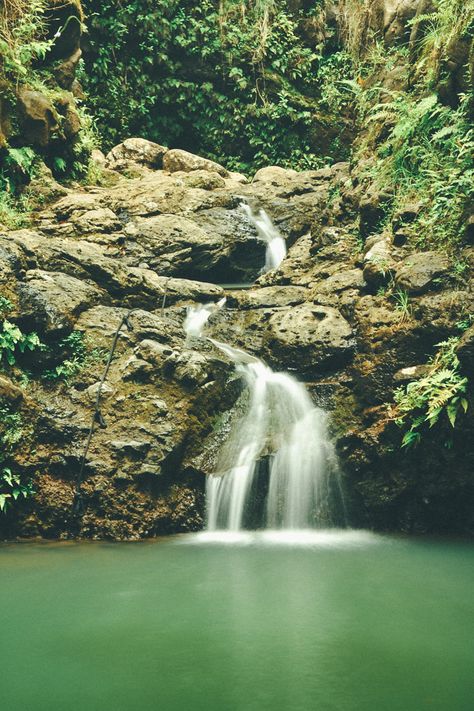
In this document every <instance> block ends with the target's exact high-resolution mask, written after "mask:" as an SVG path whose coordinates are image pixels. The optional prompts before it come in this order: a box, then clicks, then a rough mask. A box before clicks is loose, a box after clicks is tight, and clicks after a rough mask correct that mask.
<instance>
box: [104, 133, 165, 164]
mask: <svg viewBox="0 0 474 711" xmlns="http://www.w3.org/2000/svg"><path fill="white" fill-rule="evenodd" d="M167 150H168V149H167V148H165V147H164V146H160V145H159V144H158V143H153V142H152V141H147V140H146V139H144V138H127V140H126V141H124V142H123V143H119V145H118V146H115V147H114V148H112V150H111V151H110V153H108V155H107V157H106V161H107V167H108V168H112V169H113V170H118V171H121V170H126V169H127V168H129V167H130V164H133V163H135V164H137V165H141V166H144V167H145V168H150V169H151V170H159V169H160V168H162V167H163V156H164V155H165V153H166V151H167Z"/></svg>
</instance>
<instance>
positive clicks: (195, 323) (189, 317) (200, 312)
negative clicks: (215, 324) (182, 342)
mask: <svg viewBox="0 0 474 711" xmlns="http://www.w3.org/2000/svg"><path fill="white" fill-rule="evenodd" d="M225 302H226V298H225V297H224V298H223V299H220V301H217V303H210V304H196V306H188V309H187V312H186V319H185V321H184V326H183V328H184V332H185V333H186V337H187V338H191V337H194V338H201V336H202V332H203V330H204V326H205V325H206V323H207V322H208V321H209V318H210V316H211V314H212V313H214V312H215V311H218V310H219V309H222V308H223V307H224V306H225Z"/></svg>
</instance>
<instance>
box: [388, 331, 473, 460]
mask: <svg viewBox="0 0 474 711" xmlns="http://www.w3.org/2000/svg"><path fill="white" fill-rule="evenodd" d="M458 340H459V339H458V338H457V337H455V336H454V337H452V338H450V339H448V340H447V341H444V342H443V343H440V344H438V351H437V353H436V355H435V356H434V357H433V358H432V359H431V360H430V362H429V370H428V372H427V374H426V375H425V376H423V377H422V378H420V379H419V380H414V381H412V382H411V383H409V384H408V385H407V386H406V387H402V388H398V389H397V390H396V391H395V407H394V408H392V409H391V416H392V418H393V419H394V420H395V422H396V423H397V425H399V426H400V427H403V428H404V430H405V434H404V436H403V446H404V447H410V446H412V445H414V444H418V443H419V441H420V440H421V437H422V432H423V429H424V428H426V427H428V428H430V427H433V426H434V425H435V424H436V423H437V422H438V421H439V420H440V418H441V417H442V416H443V415H446V417H447V419H448V420H449V422H450V424H451V425H452V427H454V426H455V424H456V420H457V418H458V415H459V413H463V412H466V410H467V408H468V401H467V399H466V390H467V383H468V380H467V378H466V377H465V376H463V375H462V374H461V373H460V371H459V359H458V357H457V355H456V346H457V343H458Z"/></svg>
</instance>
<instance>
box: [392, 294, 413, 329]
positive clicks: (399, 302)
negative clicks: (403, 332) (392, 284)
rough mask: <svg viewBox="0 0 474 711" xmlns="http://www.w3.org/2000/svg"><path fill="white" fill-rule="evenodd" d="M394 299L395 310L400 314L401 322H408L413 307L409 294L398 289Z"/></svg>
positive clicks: (393, 295) (393, 296)
mask: <svg viewBox="0 0 474 711" xmlns="http://www.w3.org/2000/svg"><path fill="white" fill-rule="evenodd" d="M392 298H393V300H394V301H395V308H396V309H397V311H399V312H400V316H401V320H402V321H406V320H408V319H409V318H411V315H412V307H411V304H410V297H409V295H408V294H407V292H406V291H403V289H397V290H396V291H394V293H393V294H392Z"/></svg>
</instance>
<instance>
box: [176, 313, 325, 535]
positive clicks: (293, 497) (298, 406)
mask: <svg viewBox="0 0 474 711" xmlns="http://www.w3.org/2000/svg"><path fill="white" fill-rule="evenodd" d="M223 306H224V300H221V301H220V302H218V303H217V304H205V305H203V304H201V305H198V306H195V307H191V308H190V309H188V314H187V317H186V321H185V331H186V333H187V335H188V336H195V337H203V330H204V327H205V325H206V323H207V321H208V319H209V317H210V315H211V313H213V312H214V311H215V310H216V309H218V308H222V307H223ZM208 340H209V341H210V342H211V343H213V344H214V345H215V346H216V347H217V348H219V349H220V350H221V351H223V353H225V354H226V355H227V357H228V358H230V359H231V360H232V361H233V362H234V363H235V367H236V371H237V373H239V374H240V375H241V376H242V378H243V379H244V381H245V384H246V386H247V393H248V404H247V405H246V408H245V412H244V414H243V415H242V416H241V417H240V418H238V420H237V421H236V422H235V423H234V425H233V427H232V429H231V432H230V434H229V437H228V439H227V442H226V443H225V445H224V446H223V448H222V451H221V454H220V457H219V462H218V467H217V472H216V473H215V474H214V475H212V476H209V477H208V479H207V487H206V503H207V530H208V531H218V530H226V531H233V532H238V531H242V530H243V529H245V528H248V527H249V525H250V526H253V525H255V523H254V521H255V518H256V517H258V519H259V525H261V524H262V523H263V525H264V527H265V528H267V529H272V530H274V529H284V530H307V529H311V528H315V527H317V526H318V525H321V526H323V525H327V524H328V522H330V517H329V515H328V511H329V506H328V499H329V490H330V484H331V480H332V479H335V480H336V484H337V474H338V471H337V457H336V454H335V451H334V448H333V446H332V444H331V442H330V439H329V437H328V433H327V417H326V414H325V413H324V412H323V411H322V410H320V409H319V408H316V407H315V406H314V405H313V403H312V401H311V398H310V396H309V394H308V392H307V391H306V388H305V387H304V385H303V384H302V383H299V382H298V381H297V380H296V379H295V378H293V377H292V376H290V375H288V374H287V373H275V372H274V371H272V370H271V369H270V368H269V367H268V366H267V365H265V363H263V362H262V361H260V360H259V359H258V358H256V357H255V356H253V355H250V354H249V353H246V352H245V351H243V350H241V349H239V348H234V347H232V346H230V345H228V344H226V343H221V342H220V341H216V340H214V339H212V338H208ZM262 482H263V489H265V490H266V491H265V495H264V496H263V498H264V503H262V505H261V506H260V508H261V510H260V512H259V514H258V515H257V514H256V513H255V501H256V500H258V499H259V498H260V499H262ZM250 519H252V520H250Z"/></svg>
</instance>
